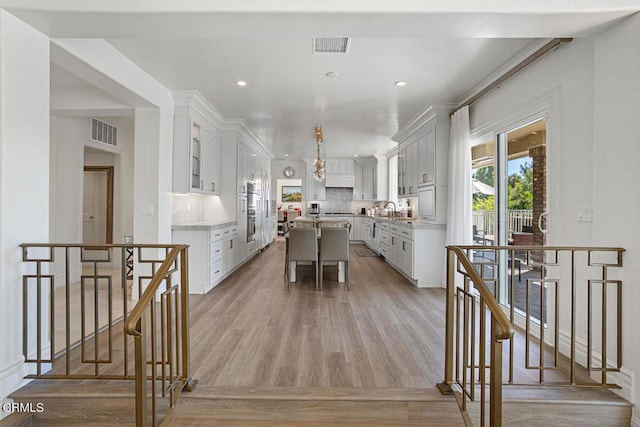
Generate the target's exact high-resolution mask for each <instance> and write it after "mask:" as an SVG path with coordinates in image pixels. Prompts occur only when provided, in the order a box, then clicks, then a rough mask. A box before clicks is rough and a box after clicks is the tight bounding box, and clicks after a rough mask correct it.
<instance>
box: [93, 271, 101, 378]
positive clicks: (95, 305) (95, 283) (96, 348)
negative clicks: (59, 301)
mask: <svg viewBox="0 0 640 427" xmlns="http://www.w3.org/2000/svg"><path fill="white" fill-rule="evenodd" d="M98 304H99V297H98V262H97V261H94V262H93V354H94V358H93V359H94V360H93V366H94V372H95V375H96V376H98V375H99V374H100V364H99V363H98V360H99V359H98V356H99V344H98V343H99V341H100V340H99V330H100V319H98V311H99V305H98Z"/></svg>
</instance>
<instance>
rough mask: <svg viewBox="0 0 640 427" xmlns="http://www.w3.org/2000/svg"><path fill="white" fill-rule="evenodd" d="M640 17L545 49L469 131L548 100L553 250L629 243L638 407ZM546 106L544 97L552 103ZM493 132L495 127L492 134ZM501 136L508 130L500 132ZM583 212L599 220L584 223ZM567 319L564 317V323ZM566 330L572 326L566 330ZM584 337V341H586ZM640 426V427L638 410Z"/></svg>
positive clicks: (632, 391) (628, 300) (627, 306)
mask: <svg viewBox="0 0 640 427" xmlns="http://www.w3.org/2000/svg"><path fill="white" fill-rule="evenodd" d="M639 50H640V18H639V17H637V16H636V17H632V18H630V19H627V20H626V21H623V22H622V23H621V24H619V25H617V26H616V27H614V28H612V29H609V30H608V31H605V32H604V33H602V34H600V35H597V36H595V37H591V38H587V39H575V40H574V41H573V42H571V43H569V44H567V45H564V46H562V47H561V48H560V49H559V50H557V51H555V52H550V53H548V54H547V55H546V56H545V57H543V58H541V59H539V60H538V61H536V62H535V63H533V64H532V65H530V66H529V67H528V68H527V69H525V70H523V71H521V72H520V73H519V74H517V75H516V76H515V77H514V78H512V79H510V80H509V81H507V82H505V83H503V84H501V85H500V87H499V88H498V89H496V90H494V91H492V92H491V93H489V94H488V95H486V96H485V97H483V98H482V99H480V100H479V101H477V102H476V103H475V104H473V105H472V106H471V127H472V129H475V130H476V131H478V129H480V128H484V129H483V130H486V129H487V124H490V123H492V122H493V123H502V124H504V118H505V117H515V116H517V115H518V112H519V111H522V113H523V114H524V111H525V110H519V108H520V107H521V106H524V105H527V104H529V105H534V104H539V102H538V101H539V100H540V99H541V98H545V97H546V99H547V100H549V103H548V105H549V106H550V109H549V112H550V116H549V122H548V129H549V132H548V145H547V156H548V171H547V172H548V185H547V192H548V204H549V217H548V229H549V232H550V233H549V236H548V244H549V245H572V246H590V245H602V246H622V247H624V248H625V249H626V250H627V251H626V253H625V255H624V265H625V267H624V270H623V272H622V274H623V280H624V291H623V292H624V294H623V295H624V298H623V300H624V307H623V316H624V325H625V326H624V328H623V334H624V337H623V338H624V341H623V342H624V347H623V375H622V376H620V377H618V378H620V379H621V380H622V381H628V382H629V383H628V384H623V385H624V386H625V389H624V390H623V391H622V394H623V396H625V397H626V398H627V399H630V400H631V401H632V402H633V403H635V404H636V406H638V405H640V401H639V399H638V397H639V396H640V392H639V389H638V387H639V386H638V381H635V384H632V382H633V377H634V376H637V375H639V374H640V359H639V358H638V357H637V354H639V353H640V340H638V339H637V328H635V325H637V324H640V311H639V310H637V308H636V307H635V305H636V304H637V301H640V290H639V289H638V273H639V271H638V270H639V265H640V263H639V261H640V260H639V259H638V258H639V253H640V241H639V239H638V233H637V232H635V229H636V226H635V224H636V223H637V218H638V214H637V212H639V211H640V198H638V196H637V195H636V194H635V192H634V190H633V189H632V186H633V185H635V184H636V183H637V182H640V176H639V174H638V168H637V166H636V165H635V163H636V162H637V159H638V158H639V157H640V148H639V147H640V144H639V143H640V141H639V135H640V128H639V126H638V123H640V121H639V120H638V117H640V108H639V107H638V102H637V101H638V99H640V58H639V56H638V51H639ZM545 102H546V101H545ZM490 127H491V126H489V128H490ZM494 130H496V131H499V130H505V129H500V128H496V129H494ZM578 206H592V207H593V208H594V220H593V222H592V223H590V222H579V221H578V220H577V218H576V216H577V215H576V211H577V208H578ZM563 321H565V320H564V319H562V320H561V325H562V324H563ZM562 327H563V328H566V324H565V326H562ZM583 338H584V337H583ZM634 422H635V423H636V424H638V425H640V418H639V417H638V411H637V410H635V415H634Z"/></svg>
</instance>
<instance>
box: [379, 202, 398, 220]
mask: <svg viewBox="0 0 640 427" xmlns="http://www.w3.org/2000/svg"><path fill="white" fill-rule="evenodd" d="M389 203H391V204H392V205H393V215H392V216H393V217H394V218H395V216H396V203H395V202H393V201H391V200H389V201H387V202H385V204H384V206H383V207H382V208H383V209H384V208H386V207H387V206H389Z"/></svg>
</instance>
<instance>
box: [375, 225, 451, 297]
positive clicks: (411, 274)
mask: <svg viewBox="0 0 640 427" xmlns="http://www.w3.org/2000/svg"><path fill="white" fill-rule="evenodd" d="M364 227H365V229H366V228H367V227H370V225H367V224H366V223H365V226H364ZM376 237H377V242H373V241H371V240H367V239H365V243H366V244H367V245H368V246H369V247H370V248H372V249H374V250H377V251H378V253H379V254H380V255H382V256H384V257H385V259H386V260H387V261H388V262H389V264H391V265H392V266H393V267H394V268H395V269H396V270H398V271H400V272H401V273H403V274H404V275H405V276H406V277H407V278H409V279H411V281H412V282H413V284H414V285H416V286H418V287H441V286H442V285H443V283H442V281H443V277H444V268H445V255H446V249H445V244H444V242H445V227H444V226H441V225H430V226H424V225H423V226H420V227H416V228H412V227H411V226H408V224H407V225H404V224H402V223H400V224H398V223H394V222H393V221H386V220H382V221H380V222H378V223H377V225H376ZM370 242H371V243H370ZM374 245H377V247H375V246H374Z"/></svg>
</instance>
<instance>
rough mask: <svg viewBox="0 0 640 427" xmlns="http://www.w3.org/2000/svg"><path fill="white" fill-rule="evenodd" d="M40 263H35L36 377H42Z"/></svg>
mask: <svg viewBox="0 0 640 427" xmlns="http://www.w3.org/2000/svg"><path fill="white" fill-rule="evenodd" d="M41 288H42V262H41V261H38V262H36V310H37V313H36V319H37V320H36V321H37V322H38V325H37V326H36V337H37V339H38V341H37V342H36V358H37V359H38V368H37V372H38V376H40V375H42V289H41Z"/></svg>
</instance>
